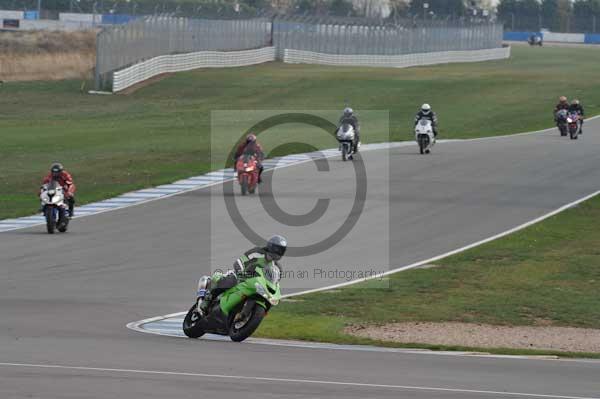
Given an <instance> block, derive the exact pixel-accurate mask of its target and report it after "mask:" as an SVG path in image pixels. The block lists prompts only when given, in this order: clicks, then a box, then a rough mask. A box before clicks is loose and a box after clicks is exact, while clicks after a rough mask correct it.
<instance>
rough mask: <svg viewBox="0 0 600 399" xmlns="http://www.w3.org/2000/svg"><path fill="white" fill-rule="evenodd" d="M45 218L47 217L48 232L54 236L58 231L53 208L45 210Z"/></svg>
mask: <svg viewBox="0 0 600 399" xmlns="http://www.w3.org/2000/svg"><path fill="white" fill-rule="evenodd" d="M44 216H45V217H46V230H47V231H48V234H54V229H56V220H55V219H54V209H53V208H52V207H51V206H47V207H45V208H44Z"/></svg>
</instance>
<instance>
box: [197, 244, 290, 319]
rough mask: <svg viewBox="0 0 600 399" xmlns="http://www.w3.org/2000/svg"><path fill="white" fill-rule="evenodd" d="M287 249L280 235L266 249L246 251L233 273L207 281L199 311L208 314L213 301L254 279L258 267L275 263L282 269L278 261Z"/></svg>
mask: <svg viewBox="0 0 600 399" xmlns="http://www.w3.org/2000/svg"><path fill="white" fill-rule="evenodd" d="M286 249H287V240H286V239H285V238H284V237H282V236H280V235H275V236H273V237H271V238H270V239H269V241H268V242H267V245H266V246H265V247H263V248H260V247H256V248H252V249H250V250H249V251H246V252H245V253H244V254H243V255H242V256H241V257H240V258H238V259H237V260H236V261H235V262H234V264H233V271H231V272H229V273H227V274H222V273H215V274H214V275H213V276H212V277H211V278H208V279H207V281H206V288H205V289H200V290H199V291H198V298H199V300H200V301H201V302H200V303H199V305H198V309H199V310H200V311H201V312H202V314H207V312H208V309H209V305H210V303H211V301H212V300H213V299H215V298H217V297H218V296H219V295H220V294H222V293H223V292H225V291H227V290H228V289H230V288H232V287H235V286H236V285H237V284H238V283H239V282H241V281H244V279H246V278H251V277H253V276H254V273H255V270H256V268H257V267H262V268H264V267H265V266H267V264H269V263H270V262H273V263H275V264H276V265H277V266H278V267H279V268H280V269H281V266H280V265H279V263H278V261H279V260H280V259H281V258H282V257H283V255H284V254H285V250H286Z"/></svg>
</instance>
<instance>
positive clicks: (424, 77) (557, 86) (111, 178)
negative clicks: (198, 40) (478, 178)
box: [0, 47, 600, 219]
mask: <svg viewBox="0 0 600 399" xmlns="http://www.w3.org/2000/svg"><path fill="white" fill-rule="evenodd" d="M573 59H576V60H578V61H577V62H568V61H566V60H573ZM599 64H600V52H595V51H587V50H586V49H580V48H575V49H572V48H545V47H544V48H540V49H537V48H536V49H531V48H528V47H515V48H514V49H513V56H512V58H511V59H509V60H502V61H493V62H484V63H470V64H450V65H440V66H431V67H421V68H409V69H385V68H377V69H374V68H353V67H348V68H334V67H326V66H315V65H284V64H280V63H270V64H263V65H258V66H253V67H247V68H234V69H204V70H196V71H190V72H186V73H179V74H175V75H173V76H170V77H168V78H166V79H164V80H162V81H160V82H158V83H156V84H154V85H151V86H148V87H145V88H143V89H141V90H138V91H136V92H135V93H132V94H130V95H118V96H90V95H86V94H82V93H81V92H80V87H81V81H76V80H67V81H57V82H28V83H17V82H15V83H5V84H4V85H2V86H1V87H0V142H1V143H2V145H1V146H0V169H1V170H2V171H3V173H1V174H0V188H1V189H2V192H3V194H2V196H0V219H3V218H7V217H14V216H20V215H26V214H31V213H33V212H34V211H35V210H36V209H37V206H38V200H37V198H36V196H35V193H36V190H37V187H38V186H39V182H40V179H41V176H42V175H43V174H44V173H45V172H46V170H47V168H48V167H49V165H50V163H52V162H53V161H56V160H60V161H61V162H63V163H64V164H65V166H66V167H67V168H68V169H69V170H70V171H71V172H72V173H73V175H74V177H75V179H76V181H77V183H78V190H79V191H78V201H79V203H80V204H81V203H85V202H90V201H95V200H99V199H103V198H107V197H110V196H113V195H116V194H119V193H123V192H127V191H130V190H134V189H139V188H143V187H148V186H153V185H158V184H164V183H168V182H172V181H174V180H177V179H180V178H184V177H188V176H191V175H197V174H200V173H204V172H207V171H208V170H209V169H210V153H211V149H210V145H209V143H210V134H211V128H210V112H211V111H213V110H306V109H309V110H311V109H312V110H314V109H341V108H343V106H344V101H345V100H348V101H349V102H350V104H351V105H352V107H353V108H355V109H356V110H358V112H359V114H360V111H361V110H389V117H390V127H391V129H390V132H389V133H388V132H385V131H381V129H379V126H380V125H379V124H378V121H364V123H363V135H362V138H363V141H364V142H376V141H384V140H390V139H391V140H410V139H412V119H413V117H414V113H415V112H416V111H417V109H418V107H419V105H420V104H421V103H423V102H425V101H427V102H429V103H431V104H432V105H433V107H434V108H435V110H436V111H437V112H438V114H439V118H440V130H441V134H442V137H443V138H470V137H478V136H489V135H498V134H509V133H514V132H522V131H529V130H536V129H541V128H544V127H549V126H551V125H552V120H551V112H550V111H551V109H552V107H553V105H554V103H555V100H556V97H557V96H558V95H559V94H563V93H564V94H567V95H569V96H570V97H573V96H578V97H579V98H581V99H582V100H583V101H584V103H585V105H586V109H587V112H588V113H589V114H590V115H592V114H596V113H598V112H599V110H600V74H598V73H597V66H598V65H599ZM574 77H576V79H574ZM222 144H223V145H233V143H222ZM315 144H316V146H317V147H325V146H329V147H333V146H335V143H332V142H319V143H315ZM289 150H290V151H293V148H289Z"/></svg>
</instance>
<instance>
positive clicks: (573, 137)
mask: <svg viewBox="0 0 600 399" xmlns="http://www.w3.org/2000/svg"><path fill="white" fill-rule="evenodd" d="M569 134H570V136H571V140H577V129H571V130H570V131H569Z"/></svg>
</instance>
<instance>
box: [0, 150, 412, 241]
mask: <svg viewBox="0 0 600 399" xmlns="http://www.w3.org/2000/svg"><path fill="white" fill-rule="evenodd" d="M373 144H385V145H387V146H385V147H381V148H372V149H369V148H366V149H365V151H379V150H386V149H387V150H389V149H392V148H399V147H405V146H409V145H411V144H414V143H413V142H411V141H394V142H388V143H373ZM316 152H319V151H316ZM336 156H339V154H331V155H327V154H324V156H322V157H318V158H307V159H305V160H302V161H295V162H292V163H282V164H281V165H280V166H276V167H271V168H268V169H267V168H265V172H267V171H273V170H276V169H284V168H288V167H290V166H297V165H301V164H304V163H308V162H313V161H315V160H318V159H329V158H334V157H336ZM207 173H208V172H207ZM232 180H235V177H233V178H225V179H222V180H215V181H214V182H207V183H206V184H201V185H200V184H198V185H194V186H190V187H189V188H184V189H181V190H180V191H177V192H175V193H172V194H166V195H162V196H160V197H155V198H147V199H143V198H140V201H136V202H131V203H128V202H113V203H111V204H110V205H111V206H112V208H110V209H103V210H101V211H98V212H95V213H90V214H88V215H78V216H75V217H73V219H82V218H86V217H90V216H95V215H100V214H102V213H106V212H113V211H117V210H121V209H126V208H131V207H134V206H137V205H144V204H148V203H150V202H154V201H160V200H164V199H166V198H171V197H175V196H177V195H181V194H187V193H190V192H193V191H197V190H203V189H205V188H208V187H212V186H216V185H219V184H224V183H226V182H229V181H232ZM171 184H172V185H177V184H175V183H171ZM168 185H170V184H168V183H167V184H161V186H168ZM157 187H159V186H157ZM150 188H152V187H148V188H146V189H150ZM146 189H140V190H146ZM135 192H136V191H132V193H135ZM126 194H127V193H124V194H121V195H119V196H116V197H113V198H107V199H104V200H99V201H98V202H92V203H89V204H84V205H81V206H82V207H84V206H91V205H96V204H105V203H108V202H110V201H112V200H113V199H117V198H120V197H121V196H122V195H126ZM117 204H118V205H119V206H114V205H117ZM121 204H122V205H121ZM31 216H38V215H29V216H24V217H31ZM44 223H45V222H44V221H41V222H36V223H35V224H31V225H27V226H22V227H16V228H11V229H6V230H0V233H5V232H8V231H15V230H23V229H27V228H31V227H35V226H42V225H43V224H44Z"/></svg>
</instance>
